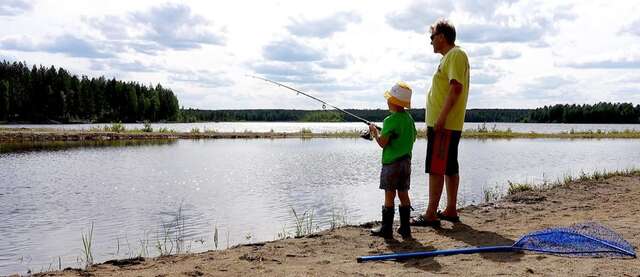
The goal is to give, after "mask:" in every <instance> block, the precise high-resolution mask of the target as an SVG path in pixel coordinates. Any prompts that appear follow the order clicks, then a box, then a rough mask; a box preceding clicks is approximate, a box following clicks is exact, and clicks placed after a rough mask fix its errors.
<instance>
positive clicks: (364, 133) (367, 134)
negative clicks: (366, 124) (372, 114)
mask: <svg viewBox="0 0 640 277" xmlns="http://www.w3.org/2000/svg"><path fill="white" fill-rule="evenodd" d="M360 137H361V138H363V139H366V140H373V137H372V136H371V131H369V129H367V130H364V131H362V132H360Z"/></svg>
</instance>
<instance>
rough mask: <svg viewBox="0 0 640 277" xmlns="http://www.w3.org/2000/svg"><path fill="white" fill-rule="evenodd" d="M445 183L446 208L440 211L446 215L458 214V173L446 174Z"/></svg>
mask: <svg viewBox="0 0 640 277" xmlns="http://www.w3.org/2000/svg"><path fill="white" fill-rule="evenodd" d="M445 181H446V183H447V208H446V209H445V210H444V211H443V212H442V213H443V214H444V215H446V216H458V211H457V207H456V206H457V204H458V186H459V184H460V175H457V174H456V175H453V176H446V177H445Z"/></svg>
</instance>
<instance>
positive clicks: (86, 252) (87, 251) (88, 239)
mask: <svg viewBox="0 0 640 277" xmlns="http://www.w3.org/2000/svg"><path fill="white" fill-rule="evenodd" d="M80 235H81V236H82V254H83V256H84V264H85V268H89V267H91V266H92V265H93V222H91V229H89V232H87V233H86V234H85V233H84V232H82V233H81V234H80Z"/></svg>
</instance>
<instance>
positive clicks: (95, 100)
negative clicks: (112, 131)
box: [0, 61, 180, 123]
mask: <svg viewBox="0 0 640 277" xmlns="http://www.w3.org/2000/svg"><path fill="white" fill-rule="evenodd" d="M179 112H180V111H179V105H178V99H177V98H176V96H175V95H174V94H173V92H172V91H171V90H170V89H167V88H163V87H162V86H161V85H160V84H158V85H156V86H155V87H154V86H152V85H149V86H145V85H141V84H139V83H136V82H123V81H118V80H116V79H115V78H114V79H105V78H104V77H99V78H91V79H89V78H88V77H87V76H82V77H78V76H76V75H72V74H70V73H69V72H68V71H67V70H65V69H63V68H58V69H56V68H55V67H53V66H51V67H49V68H45V67H43V66H42V65H41V66H39V67H37V66H35V65H33V66H32V67H31V68H29V67H28V65H27V64H26V63H24V62H13V63H10V62H7V61H2V62H1V63H0V121H10V122H32V123H44V122H62V123H68V122H116V121H122V122H136V121H145V120H148V121H154V122H155V121H177V120H178V119H179Z"/></svg>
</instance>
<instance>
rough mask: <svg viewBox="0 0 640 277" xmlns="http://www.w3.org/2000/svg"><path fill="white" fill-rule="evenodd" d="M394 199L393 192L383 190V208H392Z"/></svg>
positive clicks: (394, 192) (394, 194) (394, 193)
mask: <svg viewBox="0 0 640 277" xmlns="http://www.w3.org/2000/svg"><path fill="white" fill-rule="evenodd" d="M395 198H396V191H395V190H385V191H384V206H385V207H387V208H393V206H395V204H394V203H393V202H394V200H395Z"/></svg>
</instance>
